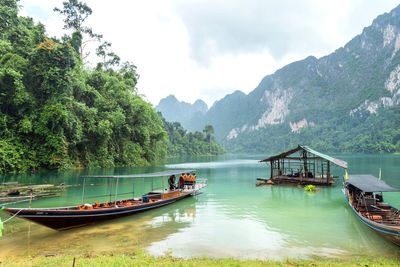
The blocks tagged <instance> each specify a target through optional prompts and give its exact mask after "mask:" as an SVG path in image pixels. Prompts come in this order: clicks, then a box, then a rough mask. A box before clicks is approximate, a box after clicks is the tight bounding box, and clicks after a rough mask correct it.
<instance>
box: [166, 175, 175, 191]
mask: <svg viewBox="0 0 400 267" xmlns="http://www.w3.org/2000/svg"><path fill="white" fill-rule="evenodd" d="M175 178H176V177H175V175H171V176H170V177H169V178H168V184H169V189H170V190H174V189H175Z"/></svg>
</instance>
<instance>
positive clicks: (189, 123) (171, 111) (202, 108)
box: [156, 95, 208, 131]
mask: <svg viewBox="0 0 400 267" xmlns="http://www.w3.org/2000/svg"><path fill="white" fill-rule="evenodd" d="M156 110H157V111H159V112H161V113H162V115H163V117H164V118H165V119H166V120H167V121H171V122H173V121H178V122H180V123H181V124H182V126H183V127H184V128H186V129H187V130H189V131H193V130H194V128H195V127H193V124H194V122H195V121H196V118H197V119H198V118H202V117H203V116H204V114H205V113H206V112H207V110H208V106H207V104H206V103H205V102H204V101H203V100H200V99H199V100H196V102H194V103H193V104H190V103H187V102H183V101H182V102H180V101H179V100H178V99H176V97H175V96H174V95H169V96H167V97H166V98H163V99H161V100H160V103H159V104H158V105H157V106H156Z"/></svg>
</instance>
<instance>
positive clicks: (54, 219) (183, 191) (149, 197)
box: [3, 170, 207, 230]
mask: <svg viewBox="0 0 400 267" xmlns="http://www.w3.org/2000/svg"><path fill="white" fill-rule="evenodd" d="M188 172H192V170H173V171H172V170H171V171H164V172H158V173H147V174H135V175H118V176H83V177H82V178H84V182H83V190H82V191H83V192H82V203H84V191H85V190H84V189H85V187H84V185H85V181H86V179H88V178H111V179H115V182H116V186H115V188H116V192H115V200H114V201H110V202H103V203H97V202H95V204H93V205H92V204H82V205H80V206H72V207H60V208H7V207H5V208H4V209H3V211H5V212H7V213H9V214H10V215H16V216H18V217H20V218H23V219H26V220H29V221H32V222H35V223H38V224H41V225H44V226H47V227H50V228H52V229H55V230H66V229H70V228H73V227H79V226H84V225H87V224H92V223H96V222H99V221H104V220H110V219H115V218H119V217H123V216H128V215H132V214H135V213H138V212H142V211H146V210H149V209H154V208H158V207H162V206H165V205H168V204H172V203H174V202H176V201H178V200H181V199H184V198H186V197H190V196H194V195H196V194H199V193H200V192H199V190H200V189H202V188H204V187H205V186H207V180H205V179H203V180H199V179H196V182H195V183H193V184H192V185H185V186H184V188H179V189H178V188H174V189H172V190H171V189H164V188H163V189H162V190H157V191H151V192H149V193H148V194H146V195H143V196H142V197H141V198H128V199H121V200H117V198H118V192H117V189H118V181H119V179H122V178H139V177H140V178H154V177H162V176H166V177H171V176H172V175H177V174H181V173H188ZM152 184H153V183H152Z"/></svg>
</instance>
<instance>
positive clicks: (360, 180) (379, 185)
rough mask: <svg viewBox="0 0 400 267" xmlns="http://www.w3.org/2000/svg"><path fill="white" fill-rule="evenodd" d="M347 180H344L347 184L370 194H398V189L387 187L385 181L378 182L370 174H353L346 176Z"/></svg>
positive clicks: (399, 189)
mask: <svg viewBox="0 0 400 267" xmlns="http://www.w3.org/2000/svg"><path fill="white" fill-rule="evenodd" d="M348 178H349V179H346V178H344V179H345V182H346V183H347V184H351V185H353V186H355V187H357V188H358V189H360V190H362V191H364V192H368V193H372V192H398V191H400V188H396V187H393V186H391V185H388V184H387V183H386V182H385V181H383V180H379V179H378V178H376V177H375V176H373V175H370V174H354V175H348Z"/></svg>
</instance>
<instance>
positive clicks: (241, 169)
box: [0, 155, 400, 260]
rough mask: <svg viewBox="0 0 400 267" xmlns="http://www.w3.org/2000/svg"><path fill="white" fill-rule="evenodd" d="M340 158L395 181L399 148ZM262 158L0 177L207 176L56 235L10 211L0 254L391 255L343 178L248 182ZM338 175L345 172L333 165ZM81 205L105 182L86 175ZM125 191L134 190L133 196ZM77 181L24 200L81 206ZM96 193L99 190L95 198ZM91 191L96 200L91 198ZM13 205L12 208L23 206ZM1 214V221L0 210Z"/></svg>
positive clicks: (140, 188)
mask: <svg viewBox="0 0 400 267" xmlns="http://www.w3.org/2000/svg"><path fill="white" fill-rule="evenodd" d="M333 156H335V157H338V158H340V159H342V160H345V161H347V162H348V164H349V165H348V166H349V171H348V172H349V174H373V175H375V176H378V174H379V168H381V169H382V179H383V180H385V181H387V182H388V183H389V184H391V185H393V186H398V187H400V155H333ZM265 157H266V156H265V155H264V156H263V155H224V156H218V157H192V158H185V159H170V160H168V162H166V163H163V164H158V165H156V166H151V167H146V168H112V169H91V170H79V171H68V172H63V173H61V172H46V173H39V174H35V175H26V174H25V175H8V176H1V178H0V180H1V181H3V182H8V181H17V180H18V181H19V182H24V183H43V184H47V183H51V184H60V183H65V184H81V183H82V181H81V179H80V178H79V177H80V175H94V174H99V175H106V174H132V173H144V172H156V171H162V170H167V169H196V170H197V177H198V178H206V179H208V184H209V185H208V187H206V188H205V189H203V194H201V195H198V196H196V197H192V198H187V199H184V200H182V201H179V202H177V203H174V204H172V205H168V206H165V207H161V208H158V209H154V210H150V211H147V212H143V213H140V214H136V215H132V216H129V217H125V218H121V219H116V220H112V221H107V222H102V223H98V224H94V225H90V226H86V227H81V228H75V229H71V230H67V231H61V232H57V231H54V230H51V229H48V228H46V227H43V226H40V225H37V224H34V223H30V222H27V221H25V220H22V219H19V218H14V219H12V220H11V221H10V222H8V223H6V224H5V225H4V226H5V229H4V230H3V237H1V238H0V247H1V250H0V257H3V256H6V255H8V256H27V255H31V256H35V255H48V254H81V253H89V254H101V253H104V252H105V253H110V252H113V253H114V252H115V253H120V254H122V253H125V252H132V251H135V250H136V249H142V250H145V251H147V252H148V253H149V254H151V255H154V256H164V255H172V256H175V257H184V258H190V257H202V256H207V257H232V258H237V259H275V260H282V259H285V258H288V257H289V258H299V259H310V258H312V257H314V256H326V257H351V256H354V255H357V256H360V255H361V256H362V255H369V256H371V255H372V256H373V255H386V256H388V257H396V256H397V252H398V251H399V249H400V248H399V247H397V246H395V245H393V244H391V243H390V242H388V241H386V240H384V239H383V238H381V237H380V236H379V235H378V234H376V233H375V232H373V231H372V230H370V229H369V228H368V227H367V226H365V225H364V224H363V223H362V222H360V221H359V220H358V219H357V218H356V216H355V215H354V214H353V212H352V211H351V209H350V207H349V206H348V204H347V203H346V201H345V199H344V196H343V193H342V191H341V184H342V179H341V178H339V179H338V182H337V183H336V184H335V185H334V186H332V187H322V186H321V187H319V186H318V187H317V192H315V193H309V192H305V190H304V187H300V188H299V187H297V186H296V185H294V186H293V185H292V186H285V185H279V186H278V185H275V186H262V187H256V186H255V184H256V183H257V181H256V178H258V177H263V178H268V177H269V173H270V169H269V166H268V165H267V164H265V163H259V162H258V161H259V160H261V159H263V158H265ZM333 174H334V175H338V176H339V177H342V176H343V174H344V170H343V169H341V168H334V169H333ZM166 180H167V178H165V181H162V179H159V178H157V179H154V182H153V183H152V182H151V180H150V179H141V178H139V179H135V181H134V183H132V181H129V180H124V181H122V182H120V184H119V187H118V192H119V193H121V194H126V197H129V196H132V194H134V195H135V197H139V196H141V195H142V194H143V193H146V192H147V191H149V190H150V189H151V187H152V186H153V187H154V188H156V187H162V186H163V185H166V184H167V182H166ZM87 183H89V184H92V185H91V186H90V185H89V186H88V187H86V189H85V192H86V193H85V195H86V198H85V202H87V203H93V202H94V201H105V200H107V201H108V200H109V196H105V195H107V194H109V192H110V190H111V191H112V192H113V191H114V190H115V188H113V187H111V186H113V185H112V184H109V182H108V181H107V180H101V179H100V180H94V181H89V180H88V182H87ZM132 191H133V192H134V193H132ZM81 192H82V191H81V187H71V188H67V189H66V190H65V191H64V192H62V196H61V197H58V198H47V199H40V200H35V201H33V202H32V207H54V206H69V205H78V204H81ZM101 195H102V196H101ZM93 196H94V197H93ZM384 198H385V200H386V201H387V202H389V203H391V204H393V205H394V206H396V207H400V194H398V193H397V194H396V193H386V194H384ZM27 205H28V204H27V203H26V202H23V203H17V204H13V205H9V206H10V207H27ZM0 216H1V219H2V220H3V221H4V220H5V219H7V218H9V216H8V215H7V214H5V213H4V212H1V215H0Z"/></svg>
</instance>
